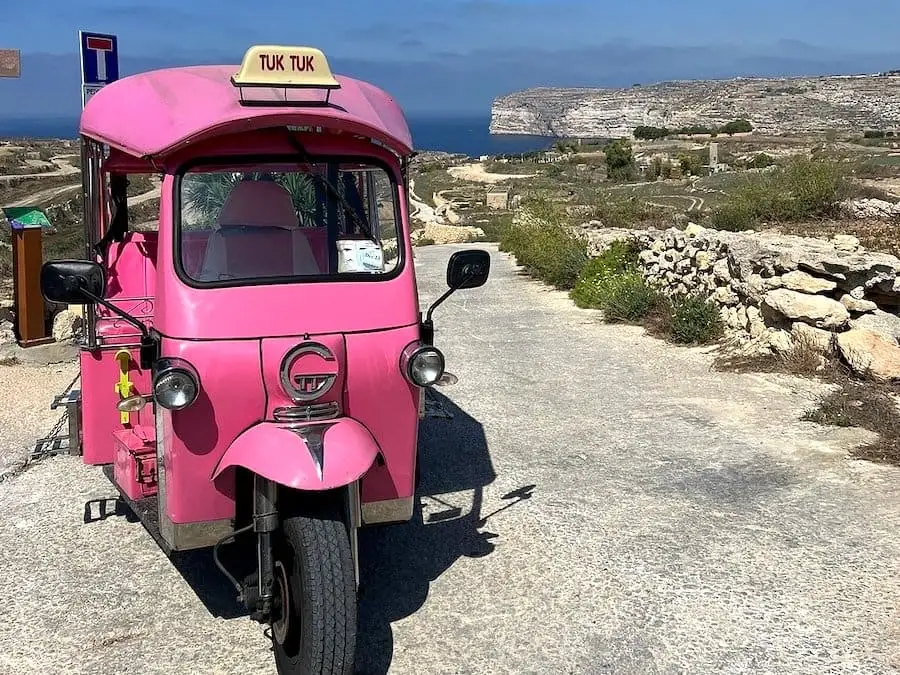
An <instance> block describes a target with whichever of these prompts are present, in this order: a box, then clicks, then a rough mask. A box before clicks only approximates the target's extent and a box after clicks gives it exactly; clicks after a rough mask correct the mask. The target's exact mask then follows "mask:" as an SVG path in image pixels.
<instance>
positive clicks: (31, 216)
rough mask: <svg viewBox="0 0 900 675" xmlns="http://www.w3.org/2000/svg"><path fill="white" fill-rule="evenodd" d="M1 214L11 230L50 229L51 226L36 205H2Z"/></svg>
mask: <svg viewBox="0 0 900 675" xmlns="http://www.w3.org/2000/svg"><path fill="white" fill-rule="evenodd" d="M3 214H4V215H5V216H6V219H7V220H8V221H9V227H10V229H13V230H35V229H50V228H52V227H53V226H52V225H51V224H50V221H49V220H47V216H46V215H44V212H43V211H41V209H40V208H39V207H37V206H4V207H3Z"/></svg>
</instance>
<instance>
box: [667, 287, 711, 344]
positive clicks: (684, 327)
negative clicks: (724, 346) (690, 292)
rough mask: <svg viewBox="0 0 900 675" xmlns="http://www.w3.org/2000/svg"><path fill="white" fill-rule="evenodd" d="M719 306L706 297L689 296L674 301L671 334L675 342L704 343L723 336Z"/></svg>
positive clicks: (670, 326)
mask: <svg viewBox="0 0 900 675" xmlns="http://www.w3.org/2000/svg"><path fill="white" fill-rule="evenodd" d="M722 332H723V325H722V318H721V316H720V315H719V310H718V308H717V307H716V306H715V305H714V304H713V303H711V302H709V301H708V300H707V299H706V298H703V297H699V296H687V297H684V298H679V299H678V300H676V301H675V302H674V303H673V307H672V318H671V322H670V325H669V334H670V338H671V340H672V341H673V342H678V343H681V344H692V345H703V344H709V343H711V342H714V341H715V340H717V339H718V338H719V337H721V336H722Z"/></svg>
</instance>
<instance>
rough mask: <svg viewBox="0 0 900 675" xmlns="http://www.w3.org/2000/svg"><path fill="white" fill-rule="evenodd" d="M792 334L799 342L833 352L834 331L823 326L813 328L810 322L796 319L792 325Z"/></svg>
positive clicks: (796, 341) (822, 350) (821, 350)
mask: <svg viewBox="0 0 900 675" xmlns="http://www.w3.org/2000/svg"><path fill="white" fill-rule="evenodd" d="M791 336H792V337H793V338H794V342H795V343H797V344H807V345H809V346H810V347H812V348H813V349H815V350H817V351H820V352H831V350H832V348H833V340H834V338H833V336H834V333H830V332H829V331H827V330H822V329H821V328H813V327H812V326H810V325H809V324H808V323H803V322H802V321H795V322H794V323H793V324H792V325H791Z"/></svg>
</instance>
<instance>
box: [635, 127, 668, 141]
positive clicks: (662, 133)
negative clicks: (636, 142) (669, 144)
mask: <svg viewBox="0 0 900 675" xmlns="http://www.w3.org/2000/svg"><path fill="white" fill-rule="evenodd" d="M670 133H671V132H670V131H669V130H668V129H666V128H665V127H648V126H638V127H635V128H634V137H635V138H639V139H643V140H648V141H653V140H656V139H659V138H665V137H666V136H668V135H669V134H670Z"/></svg>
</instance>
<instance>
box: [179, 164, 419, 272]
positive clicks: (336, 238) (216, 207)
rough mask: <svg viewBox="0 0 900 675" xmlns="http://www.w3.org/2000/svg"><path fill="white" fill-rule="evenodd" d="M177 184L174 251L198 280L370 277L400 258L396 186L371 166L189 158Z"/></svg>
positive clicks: (380, 170) (386, 173) (387, 269)
mask: <svg viewBox="0 0 900 675" xmlns="http://www.w3.org/2000/svg"><path fill="white" fill-rule="evenodd" d="M178 189H179V191H180V212H179V216H180V217H179V221H180V224H179V227H178V228H177V231H178V235H177V236H178V253H179V256H180V262H181V267H182V269H183V270H184V273H185V275H187V277H188V278H189V279H190V280H192V281H194V282H197V283H222V282H226V283H227V282H229V281H230V282H246V281H249V280H264V279H266V278H269V279H270V280H272V278H273V277H278V278H283V279H285V280H287V281H290V280H297V281H302V278H303V277H320V278H321V277H332V276H333V277H335V278H339V277H343V276H345V275H347V274H363V275H367V276H376V277H377V276H383V275H387V274H390V273H391V272H392V271H394V270H395V269H396V267H397V265H398V264H399V262H400V261H399V256H398V246H397V242H398V241H399V240H400V238H401V229H400V227H399V219H398V209H397V189H396V185H395V184H394V182H393V181H392V179H391V176H390V175H389V174H388V172H387V171H385V169H383V168H382V167H380V166H375V165H369V164H360V163H352V164H351V163H347V162H338V161H336V160H335V161H329V162H316V163H312V164H303V165H302V166H298V165H296V164H294V165H283V164H280V165H258V164H257V165H254V166H252V167H246V168H243V167H242V168H241V169H240V170H236V169H235V168H233V167H229V168H227V169H222V168H218V167H215V166H198V167H194V168H193V169H191V170H189V171H188V172H187V173H185V174H184V175H183V177H182V179H181V181H180V187H179V188H178Z"/></svg>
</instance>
